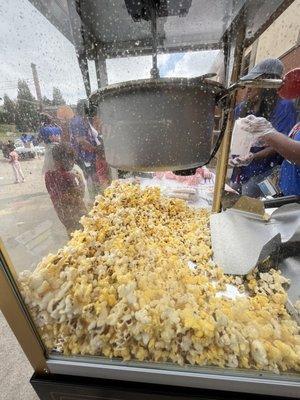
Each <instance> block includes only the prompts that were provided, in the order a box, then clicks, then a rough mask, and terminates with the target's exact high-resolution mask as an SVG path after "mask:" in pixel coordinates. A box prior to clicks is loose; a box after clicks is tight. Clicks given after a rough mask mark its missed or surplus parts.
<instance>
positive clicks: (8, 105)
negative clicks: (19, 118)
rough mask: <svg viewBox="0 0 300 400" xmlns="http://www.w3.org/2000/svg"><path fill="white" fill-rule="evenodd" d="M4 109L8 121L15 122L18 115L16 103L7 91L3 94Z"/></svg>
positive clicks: (9, 122) (8, 122)
mask: <svg viewBox="0 0 300 400" xmlns="http://www.w3.org/2000/svg"><path fill="white" fill-rule="evenodd" d="M3 111H4V112H5V114H6V117H5V119H6V121H5V122H6V123H7V124H14V123H15V117H16V105H15V103H14V101H13V100H11V99H10V98H9V96H8V95H7V94H6V93H5V94H4V96H3Z"/></svg>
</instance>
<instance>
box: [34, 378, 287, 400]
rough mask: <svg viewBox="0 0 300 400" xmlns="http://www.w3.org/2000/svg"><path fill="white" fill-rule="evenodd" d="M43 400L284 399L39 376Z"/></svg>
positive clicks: (36, 382)
mask: <svg viewBox="0 0 300 400" xmlns="http://www.w3.org/2000/svg"><path fill="white" fill-rule="evenodd" d="M30 383H31V385H32V386H33V388H34V390H35V391H36V393H37V395H38V396H39V398H40V400H225V399H230V400H241V399H243V400H254V399H255V400H270V399H273V400H274V399H277V400H283V399H286V398H284V397H273V396H260V395H257V394H247V393H235V392H221V391H214V390H201V389H192V388H184V387H175V386H165V385H153V384H145V383H136V382H124V381H115V380H104V379H95V378H84V377H78V376H70V375H53V374H50V375H46V376H45V375H43V376H40V375H36V374H34V375H33V376H32V378H31V380H30Z"/></svg>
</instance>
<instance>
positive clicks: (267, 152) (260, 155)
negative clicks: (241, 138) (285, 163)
mask: <svg viewBox="0 0 300 400" xmlns="http://www.w3.org/2000/svg"><path fill="white" fill-rule="evenodd" d="M276 153H277V152H276V150H275V149H274V148H273V147H266V148H265V149H263V150H261V151H258V152H257V153H253V159H252V160H263V159H264V158H267V157H270V156H273V155H275V154H276Z"/></svg>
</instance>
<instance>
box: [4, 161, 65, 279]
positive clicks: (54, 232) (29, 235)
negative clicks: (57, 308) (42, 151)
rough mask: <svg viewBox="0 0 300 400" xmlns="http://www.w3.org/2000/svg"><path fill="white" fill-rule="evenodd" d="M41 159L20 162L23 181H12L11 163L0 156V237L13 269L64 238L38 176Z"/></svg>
mask: <svg viewBox="0 0 300 400" xmlns="http://www.w3.org/2000/svg"><path fill="white" fill-rule="evenodd" d="M42 166H43V159H32V160H28V161H21V167H22V170H23V172H24V175H25V182H24V183H19V184H15V183H14V176H13V171H12V167H11V165H10V164H9V163H8V161H7V160H5V159H4V158H0V238H1V239H2V241H3V242H4V244H5V246H6V249H7V250H8V253H9V256H10V258H11V260H12V263H13V265H14V268H15V269H16V271H17V272H21V271H23V270H25V269H30V270H32V269H34V268H35V267H36V265H37V263H38V262H39V260H40V259H41V258H42V257H43V256H45V255H47V254H48V253H49V252H55V251H56V250H58V249H59V248H60V247H61V246H62V245H64V244H65V243H66V241H67V235H66V231H65V228H64V226H63V225H62V224H61V222H60V221H59V219H58V217H57V215H56V213H55V210H54V208H53V205H52V203H51V200H50V198H49V195H48V193H47V190H46V187H45V183H44V178H43V175H42V172H41V171H42Z"/></svg>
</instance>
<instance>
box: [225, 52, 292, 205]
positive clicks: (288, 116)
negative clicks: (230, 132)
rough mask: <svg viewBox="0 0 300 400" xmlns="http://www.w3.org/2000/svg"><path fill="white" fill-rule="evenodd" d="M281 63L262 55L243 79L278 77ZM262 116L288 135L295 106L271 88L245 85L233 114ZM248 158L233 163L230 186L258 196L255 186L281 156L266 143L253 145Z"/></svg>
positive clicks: (249, 194) (256, 186) (269, 171)
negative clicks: (235, 163) (263, 58)
mask: <svg viewBox="0 0 300 400" xmlns="http://www.w3.org/2000/svg"><path fill="white" fill-rule="evenodd" d="M282 75H283V64H282V62H281V61H280V60H278V59H266V60H264V61H262V62H261V63H259V64H257V65H256V66H255V67H254V68H253V69H252V70H251V71H250V73H249V74H248V75H246V76H244V77H242V78H241V81H243V80H253V79H257V78H272V79H278V78H282ZM250 114H252V115H255V116H257V117H264V118H266V119H267V120H269V121H270V122H271V124H272V125H273V127H274V128H275V129H276V130H277V131H278V132H281V133H283V134H285V135H288V133H289V132H290V130H291V129H292V127H293V126H294V125H295V123H296V110H295V107H294V103H293V101H291V100H285V99H281V98H280V97H279V96H278V94H277V91H276V90H275V89H259V88H248V89H247V94H246V100H245V101H243V102H241V103H240V104H238V105H237V107H236V109H235V118H236V119H237V118H243V117H246V116H248V115H250ZM250 152H251V159H250V160H249V164H248V165H244V166H240V167H236V168H234V170H233V174H232V177H231V181H232V183H233V187H235V188H237V187H240V188H241V189H240V190H241V192H242V194H243V195H247V196H250V197H259V196H260V195H261V194H262V193H261V191H260V188H259V186H258V183H260V182H261V181H262V180H264V179H265V178H266V177H267V176H269V175H270V174H271V173H272V170H273V168H274V167H276V166H278V165H280V164H281V163H282V161H283V157H282V156H281V155H280V154H278V152H277V151H276V150H275V149H274V148H272V147H270V146H263V147H261V146H257V145H254V146H253V147H251V149H250Z"/></svg>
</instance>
